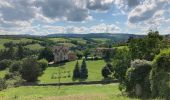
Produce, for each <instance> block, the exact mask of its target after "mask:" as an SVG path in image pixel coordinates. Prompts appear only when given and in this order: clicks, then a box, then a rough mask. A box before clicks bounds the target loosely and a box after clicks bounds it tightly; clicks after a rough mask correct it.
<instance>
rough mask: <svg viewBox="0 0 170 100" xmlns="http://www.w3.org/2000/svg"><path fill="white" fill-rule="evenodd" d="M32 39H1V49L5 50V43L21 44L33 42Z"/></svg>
mask: <svg viewBox="0 0 170 100" xmlns="http://www.w3.org/2000/svg"><path fill="white" fill-rule="evenodd" d="M31 41H32V39H27V38H20V39H4V38H0V49H4V48H5V47H4V43H7V42H13V43H20V42H23V43H25V42H31Z"/></svg>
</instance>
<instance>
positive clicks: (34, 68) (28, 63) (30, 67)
mask: <svg viewBox="0 0 170 100" xmlns="http://www.w3.org/2000/svg"><path fill="white" fill-rule="evenodd" d="M20 73H21V76H22V78H23V79H25V80H26V81H27V82H35V81H36V80H37V78H38V76H39V75H40V74H41V68H40V66H39V64H38V63H37V60H36V59H35V58H34V57H29V58H25V59H24V60H23V64H22V69H21V71H20Z"/></svg>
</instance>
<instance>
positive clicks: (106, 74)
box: [102, 65, 112, 78]
mask: <svg viewBox="0 0 170 100" xmlns="http://www.w3.org/2000/svg"><path fill="white" fill-rule="evenodd" d="M111 74H112V72H111V70H110V69H109V67H108V66H107V65H106V66H105V67H103V69H102V76H103V77H104V78H108V77H109V75H111Z"/></svg>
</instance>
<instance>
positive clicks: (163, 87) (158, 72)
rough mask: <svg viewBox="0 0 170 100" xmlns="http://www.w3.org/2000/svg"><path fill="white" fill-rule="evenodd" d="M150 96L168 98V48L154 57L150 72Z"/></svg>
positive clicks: (169, 55) (169, 71)
mask: <svg viewBox="0 0 170 100" xmlns="http://www.w3.org/2000/svg"><path fill="white" fill-rule="evenodd" d="M150 81H151V91H152V96H153V97H157V96H160V97H162V98H165V99H167V100H169V99H170V95H169V94H170V50H165V51H163V52H161V53H160V54H159V55H158V56H156V57H155V59H154V61H153V68H152V71H151V74H150Z"/></svg>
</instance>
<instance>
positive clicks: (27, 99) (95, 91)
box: [0, 84, 137, 100]
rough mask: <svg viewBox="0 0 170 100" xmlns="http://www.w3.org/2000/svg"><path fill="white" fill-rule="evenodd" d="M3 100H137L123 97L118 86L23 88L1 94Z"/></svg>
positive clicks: (11, 89)
mask: <svg viewBox="0 0 170 100" xmlns="http://www.w3.org/2000/svg"><path fill="white" fill-rule="evenodd" d="M0 99H1V100H137V99H135V98H134V99H133V98H128V97H126V96H122V95H121V92H120V91H119V90H118V84H110V85H78V86H61V87H60V89H59V88H58V87H57V86H21V87H17V88H10V89H7V90H4V91H1V92H0Z"/></svg>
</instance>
